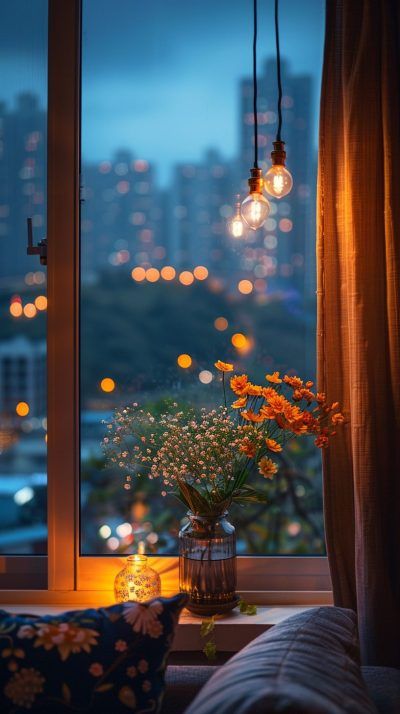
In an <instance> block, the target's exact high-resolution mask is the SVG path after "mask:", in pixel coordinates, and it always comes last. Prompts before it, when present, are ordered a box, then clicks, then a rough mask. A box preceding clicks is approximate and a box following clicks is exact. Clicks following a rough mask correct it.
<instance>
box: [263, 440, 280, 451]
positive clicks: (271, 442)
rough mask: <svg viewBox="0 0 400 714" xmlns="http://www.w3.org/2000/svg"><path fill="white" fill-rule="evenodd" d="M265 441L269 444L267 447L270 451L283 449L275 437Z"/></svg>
mask: <svg viewBox="0 0 400 714" xmlns="http://www.w3.org/2000/svg"><path fill="white" fill-rule="evenodd" d="M265 443H266V445H267V449H269V451H274V452H275V453H278V452H279V451H282V446H281V445H280V444H278V442H277V441H275V439H265Z"/></svg>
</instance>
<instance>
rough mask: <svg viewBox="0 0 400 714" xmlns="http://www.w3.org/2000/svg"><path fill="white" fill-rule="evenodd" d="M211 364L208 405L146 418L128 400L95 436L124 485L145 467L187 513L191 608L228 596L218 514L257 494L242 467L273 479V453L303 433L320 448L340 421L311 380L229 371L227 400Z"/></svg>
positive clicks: (183, 538)
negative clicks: (212, 392) (259, 378)
mask: <svg viewBox="0 0 400 714" xmlns="http://www.w3.org/2000/svg"><path fill="white" fill-rule="evenodd" d="M215 367H216V368H217V369H218V370H219V372H220V373H221V375H222V387H223V395H224V398H223V404H221V405H220V406H219V407H218V408H216V409H211V410H207V409H201V410H200V411H195V410H194V409H188V410H183V409H179V408H178V405H177V404H176V403H173V404H172V405H171V406H170V408H168V409H167V410H166V411H165V412H164V413H163V414H161V415H160V416H159V417H157V418H156V417H155V416H154V415H153V414H151V413H150V412H146V411H144V410H143V409H141V408H140V407H139V406H138V405H137V404H133V405H130V406H126V407H125V408H123V409H121V410H118V409H117V410H116V411H115V413H114V418H113V420H112V421H111V422H110V423H109V424H107V434H106V436H105V437H104V440H103V448H104V451H105V453H106V456H107V459H108V461H109V462H111V463H112V464H116V465H117V466H118V467H119V468H120V469H122V470H123V471H124V472H125V478H126V482H125V488H127V489H130V488H131V486H132V479H135V478H137V477H141V476H143V474H145V475H147V477H148V478H149V479H156V480H159V481H160V484H161V494H162V495H163V496H166V495H167V493H169V494H173V495H175V496H176V497H177V498H178V499H179V500H180V501H181V502H182V503H183V504H184V506H185V507H186V509H187V510H188V516H189V522H188V524H187V525H186V526H184V528H183V529H182V530H181V532H180V587H181V589H182V590H184V591H185V592H188V593H189V595H190V602H189V607H190V608H191V609H192V610H193V611H197V612H199V614H213V613H215V612H221V611H223V610H224V609H229V608H230V607H232V606H234V604H235V603H236V595H235V585H236V565H235V562H236V561H235V555H236V548H235V535H234V528H233V526H232V525H231V524H229V523H228V521H227V519H226V516H227V511H228V509H229V507H230V505H231V504H232V503H239V504H242V505H245V504H247V503H252V502H261V501H266V495H265V493H264V492H263V491H262V490H259V489H258V488H257V487H254V485H250V484H249V483H248V480H249V477H250V475H251V473H252V472H253V471H254V470H256V471H257V472H258V474H259V475H260V477H261V478H265V479H273V477H274V475H275V474H276V473H277V471H278V468H279V463H278V462H277V461H276V458H277V456H278V455H279V453H280V452H282V451H283V450H284V449H285V446H286V444H287V443H288V442H289V441H290V440H292V439H295V438H300V437H304V436H306V435H312V436H313V437H314V441H315V445H316V446H317V447H319V448H326V447H327V446H328V444H329V440H330V438H331V437H332V436H334V435H335V433H336V428H337V426H338V425H339V424H341V423H342V422H343V421H344V416H343V414H342V413H341V412H340V411H339V404H338V403H337V402H336V403H333V404H332V403H331V404H329V403H328V402H327V400H326V397H325V395H324V394H322V393H319V392H316V393H315V392H313V391H312V387H313V383H312V382H309V381H308V382H304V381H303V380H302V379H300V378H299V377H297V376H290V375H284V376H282V377H281V376H280V373H279V372H273V373H272V374H267V375H266V381H265V384H261V385H258V384H253V383H252V382H251V381H250V380H249V378H248V376H247V375H246V374H242V375H232V376H231V378H230V383H229V387H230V390H231V391H232V392H233V394H234V400H233V402H232V401H231V400H229V401H230V403H229V404H228V399H227V393H226V392H227V384H226V381H227V377H226V375H227V374H229V373H232V372H233V365H231V364H228V363H226V362H222V361H220V360H218V362H216V363H215Z"/></svg>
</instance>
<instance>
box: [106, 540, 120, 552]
mask: <svg viewBox="0 0 400 714" xmlns="http://www.w3.org/2000/svg"><path fill="white" fill-rule="evenodd" d="M107 545H108V547H109V549H110V550H118V548H119V540H118V538H114V537H113V538H109V539H108V541H107Z"/></svg>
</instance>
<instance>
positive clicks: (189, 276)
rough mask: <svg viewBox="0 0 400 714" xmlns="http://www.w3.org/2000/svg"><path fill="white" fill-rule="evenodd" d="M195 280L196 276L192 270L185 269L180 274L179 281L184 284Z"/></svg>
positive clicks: (189, 283)
mask: <svg viewBox="0 0 400 714" xmlns="http://www.w3.org/2000/svg"><path fill="white" fill-rule="evenodd" d="M193 281H194V276H193V273H191V272H190V270H183V271H182V273H180V275H179V282H181V283H182V285H191V284H192V283H193Z"/></svg>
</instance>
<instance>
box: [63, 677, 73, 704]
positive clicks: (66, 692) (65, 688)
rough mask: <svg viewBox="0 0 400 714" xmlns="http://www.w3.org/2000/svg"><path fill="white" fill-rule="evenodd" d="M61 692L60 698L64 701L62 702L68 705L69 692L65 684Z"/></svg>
mask: <svg viewBox="0 0 400 714" xmlns="http://www.w3.org/2000/svg"><path fill="white" fill-rule="evenodd" d="M61 691H62V697H63V699H64V702H66V703H67V704H69V703H70V701H71V691H70V688H69V687H68V685H67V684H65V682H64V684H63V685H62V687H61Z"/></svg>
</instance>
